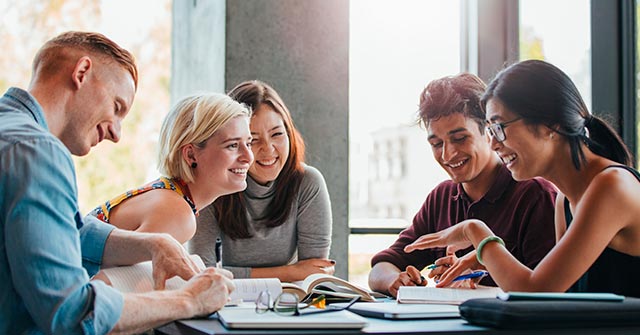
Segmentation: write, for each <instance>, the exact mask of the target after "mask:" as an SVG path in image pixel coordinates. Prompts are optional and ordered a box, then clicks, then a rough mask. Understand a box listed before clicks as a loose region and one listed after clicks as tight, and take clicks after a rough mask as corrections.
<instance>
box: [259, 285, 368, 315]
mask: <svg viewBox="0 0 640 335" xmlns="http://www.w3.org/2000/svg"><path fill="white" fill-rule="evenodd" d="M359 298H360V297H354V298H353V299H351V300H350V301H349V303H348V304H346V305H345V306H342V307H339V308H328V309H313V310H309V311H303V310H305V309H306V308H309V307H311V306H316V307H318V306H321V307H322V308H324V304H325V300H326V298H325V296H324V295H319V296H317V297H315V298H313V299H312V300H311V301H310V302H308V303H300V302H298V296H297V295H296V294H293V293H289V292H283V293H280V294H279V295H278V296H277V297H276V299H275V300H274V301H273V303H272V302H271V293H270V292H269V291H262V292H260V294H259V295H258V299H256V313H258V314H263V313H266V312H269V311H271V312H274V313H276V314H279V315H286V316H302V315H308V314H318V313H328V312H336V311H341V310H345V309H347V308H349V307H351V306H352V305H353V304H354V303H355V302H356V301H358V299H359Z"/></svg>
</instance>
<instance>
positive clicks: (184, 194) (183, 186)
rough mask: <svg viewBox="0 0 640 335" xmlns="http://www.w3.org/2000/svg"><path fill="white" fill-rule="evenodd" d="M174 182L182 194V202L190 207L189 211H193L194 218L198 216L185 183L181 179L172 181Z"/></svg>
mask: <svg viewBox="0 0 640 335" xmlns="http://www.w3.org/2000/svg"><path fill="white" fill-rule="evenodd" d="M174 181H175V182H176V184H178V186H180V191H181V192H182V197H183V198H184V200H185V201H186V202H187V203H188V204H189V206H190V207H191V210H192V211H193V214H194V215H195V216H198V214H200V213H199V212H198V209H197V208H196V203H195V202H194V201H193V198H192V197H191V191H190V190H189V185H187V183H185V182H184V181H183V180H182V179H178V178H177V179H174Z"/></svg>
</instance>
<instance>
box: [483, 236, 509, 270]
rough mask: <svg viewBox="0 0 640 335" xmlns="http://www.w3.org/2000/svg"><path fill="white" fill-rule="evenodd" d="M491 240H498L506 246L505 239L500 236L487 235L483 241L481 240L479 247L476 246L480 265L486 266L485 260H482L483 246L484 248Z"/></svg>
mask: <svg viewBox="0 0 640 335" xmlns="http://www.w3.org/2000/svg"><path fill="white" fill-rule="evenodd" d="M489 242H498V243H500V244H502V246H503V247H504V241H503V240H502V239H501V238H500V237H498V236H487V237H485V238H484V239H483V240H482V241H480V243H479V244H478V247H477V248H476V258H477V259H478V263H480V265H482V266H484V262H482V248H484V245H485V244H487V243H489Z"/></svg>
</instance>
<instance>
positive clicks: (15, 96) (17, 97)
mask: <svg viewBox="0 0 640 335" xmlns="http://www.w3.org/2000/svg"><path fill="white" fill-rule="evenodd" d="M5 96H7V97H9V98H11V102H13V103H11V102H8V104H9V105H15V106H16V107H17V105H18V104H20V105H22V106H24V107H25V108H26V110H27V111H28V112H29V113H30V114H31V116H32V117H33V119H34V120H36V122H37V123H38V125H40V126H42V128H44V129H45V130H47V131H48V130H49V126H48V125H47V120H46V119H45V118H44V111H43V110H42V106H40V103H38V101H37V100H36V98H35V97H34V96H33V95H31V93H29V92H27V91H25V90H23V89H21V88H18V87H10V88H9V89H8V90H7V92H6V93H5ZM18 109H19V110H23V109H22V108H19V107H18Z"/></svg>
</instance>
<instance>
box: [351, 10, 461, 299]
mask: <svg viewBox="0 0 640 335" xmlns="http://www.w3.org/2000/svg"><path fill="white" fill-rule="evenodd" d="M350 34H351V36H350V49H349V50H350V61H349V68H350V70H349V71H350V72H349V80H350V92H349V114H350V115H349V123H350V126H349V127H350V128H349V133H350V138H349V152H350V161H349V166H350V176H349V183H350V185H349V201H350V202H349V221H350V222H349V226H350V228H351V230H352V232H355V231H359V232H363V233H367V232H371V230H368V229H369V228H379V229H381V230H378V231H377V232H378V233H377V234H371V233H369V234H352V235H351V236H350V238H349V250H350V251H349V280H350V281H352V282H355V283H358V284H361V285H363V286H367V275H368V272H369V269H370V266H369V264H370V260H371V257H372V256H373V254H375V253H377V252H378V251H380V250H382V249H384V248H386V247H388V246H389V245H391V243H392V242H393V241H394V240H395V239H396V238H397V231H398V230H399V229H400V228H403V227H406V226H407V225H409V224H410V222H411V220H412V218H413V216H414V215H415V213H416V212H417V211H418V209H419V208H420V206H421V205H422V203H423V202H424V200H425V198H426V196H427V194H428V193H429V191H431V189H432V188H433V187H435V186H436V185H437V184H438V183H439V182H441V181H442V180H445V179H446V178H448V177H447V175H446V173H445V172H444V171H443V170H442V169H441V168H440V167H439V166H438V164H437V163H436V162H435V160H434V159H433V156H432V153H431V149H430V147H429V145H428V142H427V136H426V133H425V131H424V129H421V128H420V127H418V126H417V125H414V119H415V117H416V112H417V109H418V101H419V94H420V92H422V90H423V89H424V87H425V86H426V85H427V83H429V81H431V80H433V79H437V78H440V77H443V76H445V75H451V74H456V73H458V72H460V3H459V2H458V1H424V0H411V1H402V2H397V1H392V0H375V1H358V0H354V1H351V3H350ZM388 228H396V229H395V230H393V229H392V230H391V232H390V231H385V230H384V229H388ZM394 231H395V232H396V233H392V232H394ZM379 232H387V234H379Z"/></svg>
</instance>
